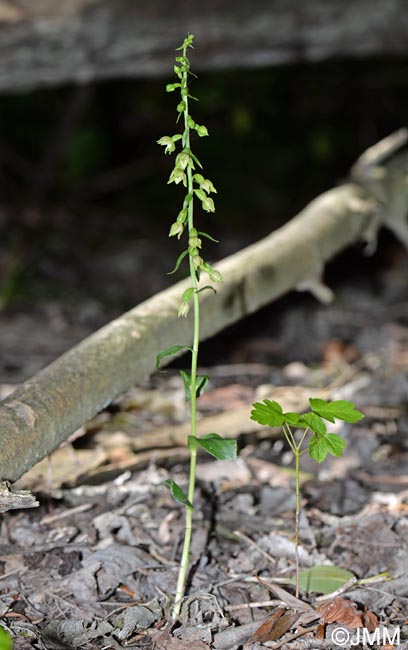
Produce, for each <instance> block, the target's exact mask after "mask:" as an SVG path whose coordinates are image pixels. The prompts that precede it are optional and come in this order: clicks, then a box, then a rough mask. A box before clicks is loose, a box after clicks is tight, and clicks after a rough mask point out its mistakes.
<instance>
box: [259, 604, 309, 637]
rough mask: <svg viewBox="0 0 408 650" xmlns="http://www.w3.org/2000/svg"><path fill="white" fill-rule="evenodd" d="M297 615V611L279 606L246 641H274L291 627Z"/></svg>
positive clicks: (298, 614)
mask: <svg viewBox="0 0 408 650" xmlns="http://www.w3.org/2000/svg"><path fill="white" fill-rule="evenodd" d="M299 616H300V613H299V612H294V611H292V610H290V609H285V608H284V607H279V608H278V609H277V610H275V611H274V612H273V613H272V614H271V616H268V618H267V619H266V620H265V621H263V623H261V625H260V626H259V627H258V629H257V630H256V632H254V633H253V635H252V636H251V638H250V639H248V641H247V643H248V644H251V643H256V642H258V643H265V641H276V640H277V639H280V638H281V636H283V635H284V634H285V632H287V631H288V630H290V629H291V627H293V625H294V624H295V623H296V621H297V620H298V618H299Z"/></svg>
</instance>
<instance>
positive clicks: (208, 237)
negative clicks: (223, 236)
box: [198, 230, 220, 244]
mask: <svg viewBox="0 0 408 650" xmlns="http://www.w3.org/2000/svg"><path fill="white" fill-rule="evenodd" d="M198 234H199V235H201V237H207V239H211V241H214V242H215V243H216V244H219V243H220V242H219V240H218V239H214V237H211V235H209V234H208V232H203V231H202V230H199V231H198Z"/></svg>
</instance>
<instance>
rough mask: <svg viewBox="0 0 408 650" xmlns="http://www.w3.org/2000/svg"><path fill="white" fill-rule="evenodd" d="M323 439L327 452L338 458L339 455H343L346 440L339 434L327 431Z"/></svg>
mask: <svg viewBox="0 0 408 650" xmlns="http://www.w3.org/2000/svg"><path fill="white" fill-rule="evenodd" d="M324 439H325V441H326V445H327V450H328V452H329V454H331V455H332V456H337V457H338V458H340V456H342V455H343V450H344V449H345V447H346V441H345V440H344V439H343V438H342V437H341V436H338V435H337V433H328V434H327V435H326V436H325V437H324Z"/></svg>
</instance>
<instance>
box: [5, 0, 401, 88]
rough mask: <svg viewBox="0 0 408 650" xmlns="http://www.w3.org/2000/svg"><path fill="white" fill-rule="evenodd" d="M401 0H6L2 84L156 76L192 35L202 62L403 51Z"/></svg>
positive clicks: (255, 63)
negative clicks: (201, 1)
mask: <svg viewBox="0 0 408 650" xmlns="http://www.w3.org/2000/svg"><path fill="white" fill-rule="evenodd" d="M407 29H408V12H407V11H406V3H405V1H404V0H388V2H384V0H353V1H352V2H351V0H347V1H346V2H345V1H344V0H308V2H303V3H300V2H298V0H285V2H282V1H281V0H238V1H237V2H234V3H232V2H223V3H220V2H218V0H207V2H206V4H205V11H203V6H202V4H201V3H199V2H168V0H155V1H154V2H135V1H134V0H69V2H55V0H35V2H33V0H19V1H18V2H15V0H1V2H0V91H1V90H3V91H4V90H7V91H21V90H22V89H34V88H38V87H40V86H56V85H61V84H65V83H70V82H71V83H72V82H74V83H80V84H83V83H89V82H91V81H94V80H97V79H114V78H124V77H131V78H138V77H139V78H140V77H154V76H158V75H161V74H165V73H166V71H168V70H169V68H170V66H171V65H172V64H173V54H172V50H173V49H174V47H176V46H177V45H178V43H180V42H181V40H182V39H183V36H184V35H186V34H187V33H188V32H192V33H194V34H195V35H196V39H197V43H199V44H200V57H199V60H198V61H197V62H196V63H195V64H194V65H195V69H197V70H199V69H200V68H201V69H206V70H217V69H218V70H219V69H226V68H227V69H228V68H233V69H237V68H243V67H251V68H254V67H259V66H265V65H277V64H282V63H287V62H298V61H322V60H325V59H330V58H333V57H342V58H344V57H354V58H359V57H367V56H376V57H378V56H390V55H394V56H395V55H400V56H401V55H406V53H407V51H408V39H407V38H406V34H407Z"/></svg>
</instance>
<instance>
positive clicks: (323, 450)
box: [309, 434, 329, 463]
mask: <svg viewBox="0 0 408 650" xmlns="http://www.w3.org/2000/svg"><path fill="white" fill-rule="evenodd" d="M328 453H329V450H328V448H327V443H326V438H322V437H321V436H317V435H316V434H315V435H314V436H313V437H312V438H310V442H309V456H310V458H313V460H315V461H316V462H317V463H322V462H323V461H324V459H325V458H326V456H327V454H328Z"/></svg>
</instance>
